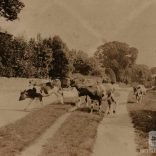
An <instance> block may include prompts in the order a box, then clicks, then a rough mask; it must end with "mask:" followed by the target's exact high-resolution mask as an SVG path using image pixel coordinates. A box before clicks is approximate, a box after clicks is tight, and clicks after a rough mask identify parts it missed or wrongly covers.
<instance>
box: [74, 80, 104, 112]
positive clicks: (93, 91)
mask: <svg viewBox="0 0 156 156" xmlns="http://www.w3.org/2000/svg"><path fill="white" fill-rule="evenodd" d="M71 87H75V88H76V89H77V91H78V96H79V103H78V105H77V107H80V104H81V97H82V96H85V101H86V103H87V106H88V97H89V98H90V99H91V108H90V109H91V110H90V112H91V113H92V112H93V109H94V106H95V104H98V106H99V113H100V114H101V104H102V100H103V99H104V98H105V95H106V94H105V91H104V90H102V89H101V88H100V87H99V88H98V87H97V86H96V85H95V86H84V85H83V86H82V85H78V84H77V83H76V81H74V80H71ZM95 101H96V103H95Z"/></svg>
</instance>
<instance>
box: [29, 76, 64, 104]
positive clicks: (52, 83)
mask: <svg viewBox="0 0 156 156" xmlns="http://www.w3.org/2000/svg"><path fill="white" fill-rule="evenodd" d="M31 84H32V85H33V86H32V87H33V88H36V90H37V91H38V92H40V93H42V95H44V94H45V95H46V96H48V95H51V94H55V95H56V96H57V98H58V99H59V100H60V102H61V103H62V104H64V101H63V90H62V87H61V81H60V80H59V79H55V80H49V81H47V82H43V83H36V82H34V81H33V83H31Z"/></svg>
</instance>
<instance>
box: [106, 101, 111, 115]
mask: <svg viewBox="0 0 156 156" xmlns="http://www.w3.org/2000/svg"><path fill="white" fill-rule="evenodd" d="M107 102H108V112H107V114H110V110H111V100H108V101H107Z"/></svg>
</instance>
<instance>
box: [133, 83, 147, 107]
mask: <svg viewBox="0 0 156 156" xmlns="http://www.w3.org/2000/svg"><path fill="white" fill-rule="evenodd" d="M133 91H134V95H135V97H136V101H137V103H138V104H139V103H140V104H141V103H142V100H143V96H144V95H146V92H147V89H146V88H145V86H144V85H137V86H136V87H133Z"/></svg>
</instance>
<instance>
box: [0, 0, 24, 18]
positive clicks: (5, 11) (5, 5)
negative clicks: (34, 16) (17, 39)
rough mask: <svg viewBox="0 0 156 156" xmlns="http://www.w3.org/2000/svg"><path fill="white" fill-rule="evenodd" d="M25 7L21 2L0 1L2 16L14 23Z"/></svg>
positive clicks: (18, 0) (17, 0)
mask: <svg viewBox="0 0 156 156" xmlns="http://www.w3.org/2000/svg"><path fill="white" fill-rule="evenodd" d="M23 7H24V4H23V3H22V2H21V1H20V0H0V16H2V17H4V18H5V19H7V20H10V21H13V20H15V19H17V18H18V14H19V13H20V11H21V10H22V8H23Z"/></svg>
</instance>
